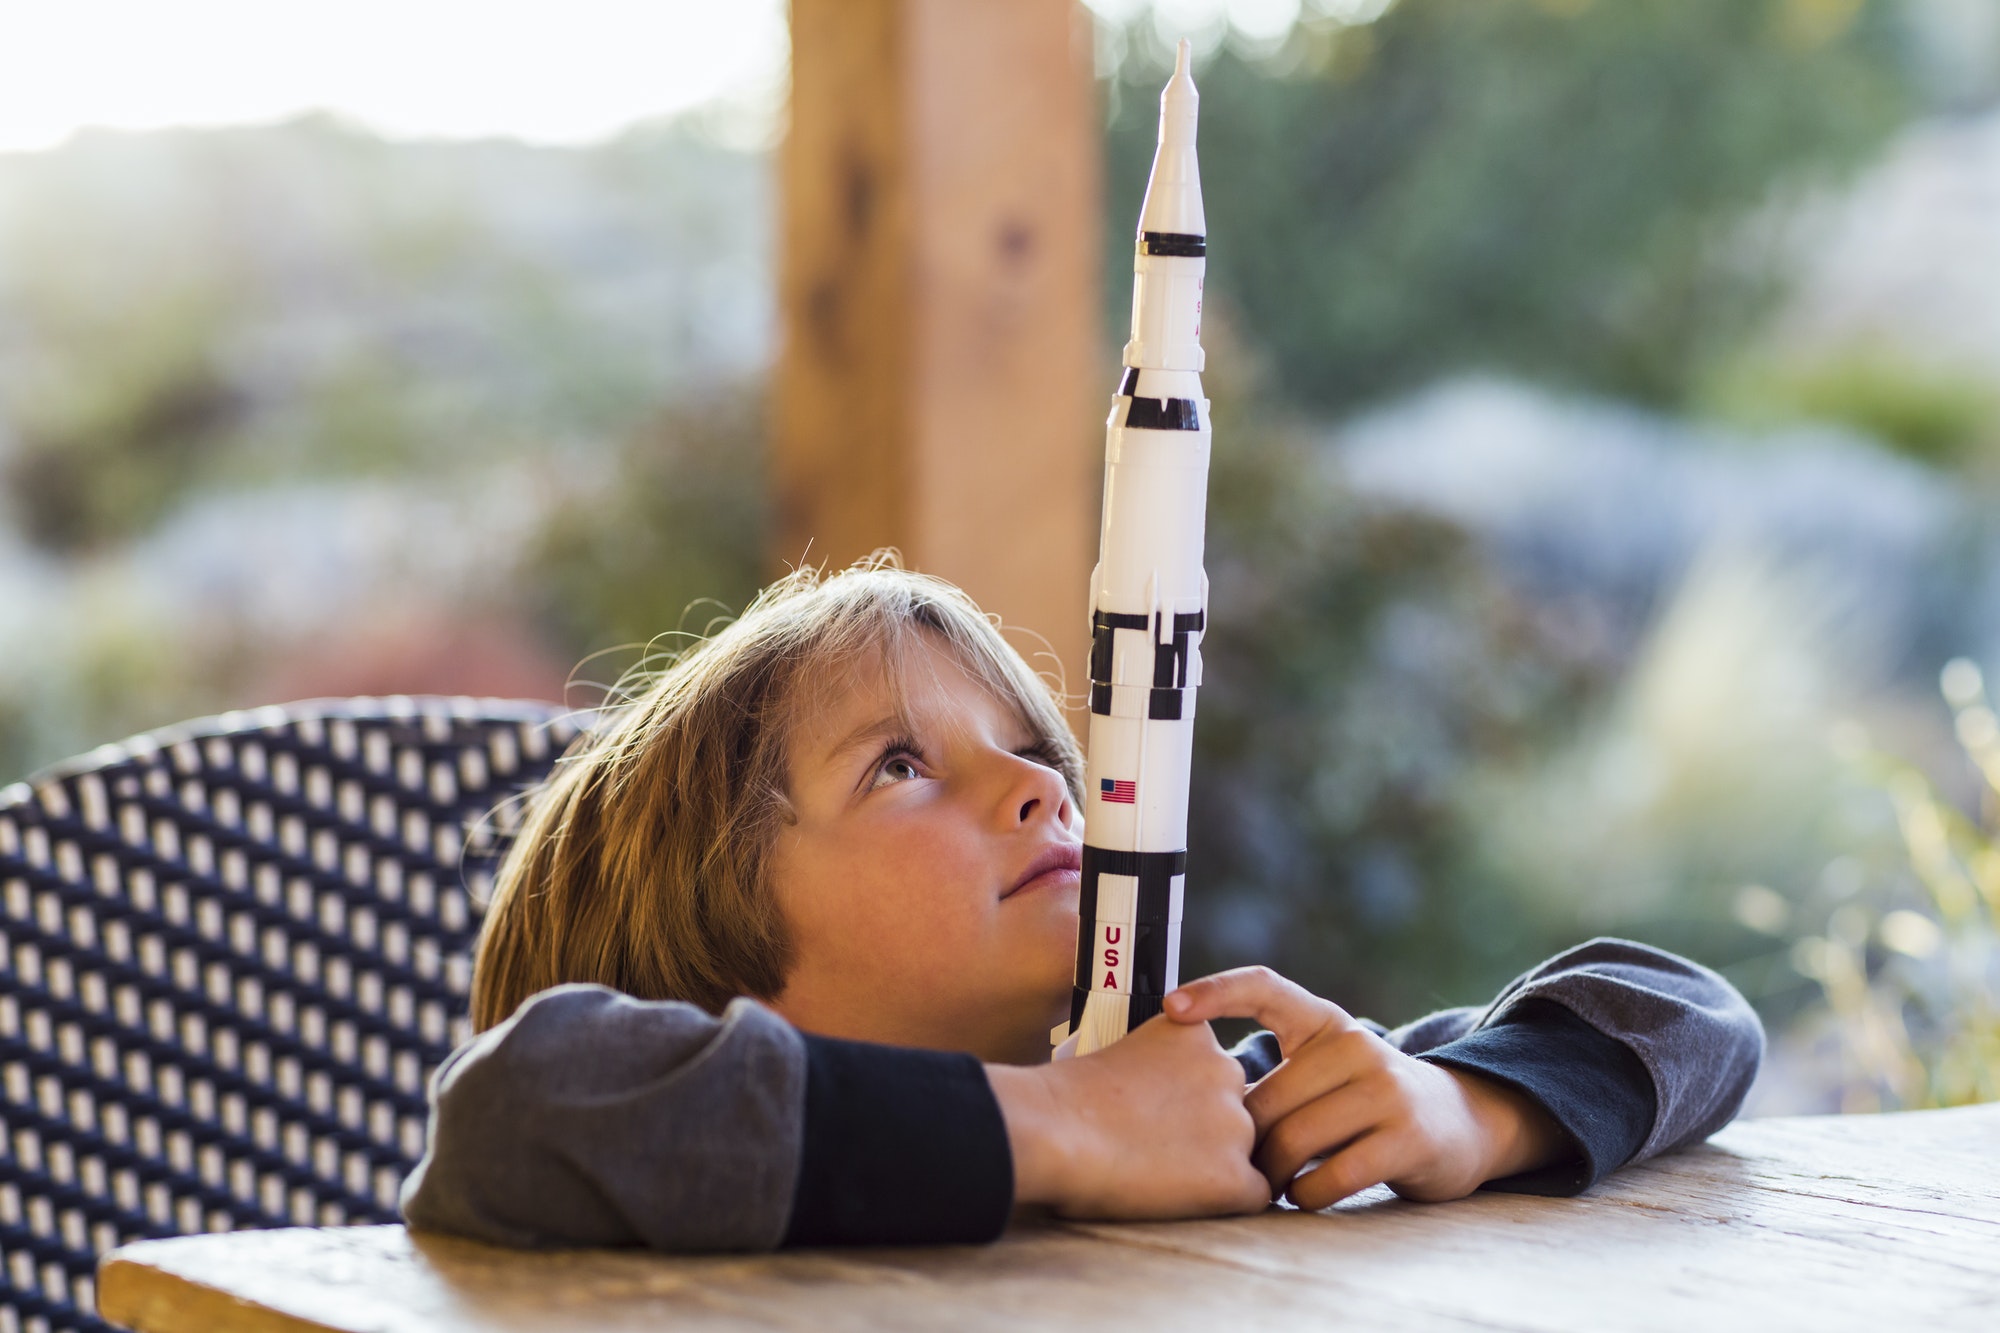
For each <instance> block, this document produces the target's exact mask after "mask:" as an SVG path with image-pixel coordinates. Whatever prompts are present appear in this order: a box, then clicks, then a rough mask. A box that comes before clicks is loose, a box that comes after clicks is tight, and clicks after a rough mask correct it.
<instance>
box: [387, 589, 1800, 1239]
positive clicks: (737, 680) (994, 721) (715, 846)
mask: <svg viewBox="0 0 2000 1333" xmlns="http://www.w3.org/2000/svg"><path fill="white" fill-rule="evenodd" d="M1080 782H1081V763H1080V756H1079V754H1078V752H1077V748H1076V744H1075V742H1074V741H1073V740H1072V739H1071V737H1070V734H1069V731H1068V729H1067V728H1066V727H1065V726H1064V723H1063V719H1062V716H1061V714H1060V712H1059V710H1058V708H1057V706H1056V702H1055V700H1054V698H1053V696H1052V695H1051V693H1050V691H1049V689H1048V687H1047V686H1046V685H1045V684H1044V683H1043V682H1042V681H1041V680H1040V679H1039V678H1037V677H1036V676H1035V675H1034V674H1033V673H1032V672H1031V671H1030V670H1029V669H1028V667H1027V665H1026V664H1025V663H1024V662H1022V660H1021V659H1020V657H1019V656H1018V655H1017V654H1016V653H1014V651H1013V650H1012V649H1011V648H1010V647H1009V646H1008V645H1007V644H1006V642H1005V641H1004V640H1003V639H1001V637H1000V636H999V634H998V633H997V631H996V630H995V629H994V628H993V626H992V625H991V624H990V623H989V622H988V621H987V620H986V618H985V617H984V616H982V615H981V614H980V613H979V611H978V609H977V608H976V607H974V606H973V605H972V603H971V602H970V600H969V599H967V598H966V597H965V595H964V594H963V593H961V592H959V591H958V590H957V589H955V588H953V587H951V586H950V585H949V584H945V583H943V582H941V581H938V580H935V579H929V578H925V577H923V576H921V575H916V574H911V573H906V572H904V571H902V570H900V569H896V568H894V567H893V566H887V565H884V564H882V563H880V562H871V563H868V564H865V565H863V566H858V567H856V568H855V569H854V570H850V571H848V572H846V573H843V574H840V575H836V576H834V577H832V578H828V579H825V580H824V581H821V580H819V579H817V578H816V577H815V576H814V575H812V574H811V573H810V572H801V573H799V574H795V575H793V576H792V577H790V578H788V579H785V580H783V581H782V582H781V583H779V584H777V585H775V586H774V587H773V588H772V589H770V590H768V591H767V592H766V593H765V595H764V596H763V597H761V598H759V600H758V601H757V603H756V604H755V605H753V606H752V607H751V609H750V610H749V611H748V612H746V613H745V615H744V616H743V618H742V619H740V620H739V621H737V622H735V623H734V624H732V625H731V626H730V627H729V628H727V629H725V630H724V631H722V632H721V633H720V634H718V635H716V636H714V637H713V638H711V639H709V640H707V641H705V642H704V643H702V644H701V645H699V646H698V647H696V648H695V649H693V650H692V651H691V652H690V653H688V654H687V655H686V656H685V657H684V658H683V659H682V660H681V661H680V662H678V663H677V664H675V665H674V666H673V667H671V668H669V669H668V670H667V671H666V672H665V673H664V674H662V675H661V676H660V677H659V678H658V679H657V680H656V681H655V682H653V683H652V684H651V686H650V688H648V689H647V690H645V692H644V693H643V694H641V695H640V696H639V697H638V698H636V699H635V700H634V701H633V702H632V703H630V704H628V705H627V706H625V707H624V708H623V709H622V710H621V711H619V712H618V713H617V714H616V716H615V717H613V718H612V719H610V720H609V721H608V722H607V724H606V725H605V726H603V727H602V728H600V729H599V730H598V731H597V732H595V733H593V734H592V736H591V737H589V738H588V739H587V740H586V741H584V742H582V743H581V747H580V748H579V749H578V750H577V751H575V752H573V753H572V754H571V755H570V756H568V757H566V758H565V759H564V760H563V762H562V764H561V766H560V768H559V771H558V772H557V773H556V775H555V776H554V777H553V778H551V780H550V781H549V783H548V784H547V785H546V787H545V788H544V790H543V791H542V792H541V793H540V794H539V796H538V797H537V799H536V801H535V803H534V805H533V807H532V810H531V812H530V815H529V818H528V820H527V822H526V823H525V825H524V826H523V829H522V832H521V834H520V836H519V838H518V840H517V842H516V845H515V847H514V849H513V850H512V852H511V853H510V855H509V858H508V860H507V862H506V864H505V865H504V866H503V868H502V873H501V876H500V882H499V885H498V887H497V889H496V891H495V896H494V901H493V904H492V906H491V908H490V909H489V913H488V918H487V925H486V930H485V934H484V936H483V937H482V940H481V945H480V952H479V957H478V960H477V966H476V969H475V976H474V983H473V1018H474V1023H475V1026H476V1027H478V1028H480V1029H482V1032H481V1035H480V1036H479V1037H477V1038H476V1039H475V1040H474V1041H472V1042H471V1043H469V1044H468V1045H466V1046H465V1047H463V1048H461V1049H460V1050H459V1051H457V1052H455V1053H454V1054H453V1056H452V1058H451V1059H450V1060H449V1061H448V1062H447V1063H446V1065H445V1066H444V1067H443V1068H442V1069H441V1070H439V1072H438V1076H437V1078H436V1080H435V1082H434V1085H433V1090H432V1097H433V1107H434V1109H433V1114H432V1122H431V1139H430V1147H429V1152H428V1153H427V1155H426V1156H425V1158H424V1160H423V1162H422V1163H421V1164H420V1165H419V1166H418V1168H417V1170H416V1172H415V1173H414V1174H413V1175H412V1176H411V1177H410V1180H409V1181H408V1183H407V1184H406V1186H405V1188H404V1194H403V1209H404V1213H405V1216H406V1217H407V1218H408V1219H409V1221H410V1223H411V1225H413V1226H417V1227H431V1228H438V1229H442V1230H448V1231H456V1232H460V1233H463V1234H466V1235H471V1236H476V1237H479V1238H482V1239H486V1240H490V1241H496V1242H499V1243H502V1244H513V1245H619V1244H634V1243H638V1244H646V1245H652V1246H656V1247H659V1248H663V1249H672V1250H715V1249H764V1248H769V1247H772V1246H777V1245H799V1244H831V1243H871V1242H879V1243H908V1242H938V1241H981V1240H989V1239H992V1238H993V1237H995V1236H997V1235H998V1234H999V1233H1000V1232H1001V1231H1002V1230H1003V1229H1004V1228H1005V1226H1006V1224H1007V1219H1008V1217H1009V1215H1010V1213H1011V1212H1012V1210H1013V1209H1014V1208H1015V1207H1016V1206H1017V1205H1023V1204H1041V1205H1047V1206H1049V1207H1052V1208H1054V1209H1056V1210H1057V1211H1059V1212H1062V1213H1064V1214H1067V1215H1072V1216H1091V1217H1123V1218H1140V1217H1149V1218H1159V1217H1182V1216H1195V1215H1201V1214H1212V1213H1230V1212H1251V1211H1256V1210H1258V1209H1261V1208H1264V1207H1266V1206H1267V1205H1268V1204H1269V1203H1270V1202H1271V1200H1272V1199H1273V1198H1274V1197H1280V1196H1282V1197H1289V1198H1290V1199H1291V1200H1292V1201H1293V1202H1295V1203H1297V1204H1298V1205H1300V1206H1301V1207H1307V1208H1321V1207H1325V1206H1327V1205H1329V1204H1331V1203H1333V1202H1335V1201H1337V1200H1339V1199H1341V1198H1344V1197H1346V1196H1347V1195H1349V1194H1352V1193H1354V1192H1355V1191H1357V1190H1360V1189H1364V1188H1367V1187H1368V1186H1370V1185H1374V1184H1377V1183H1381V1182H1387V1183H1388V1184H1389V1185H1390V1186H1392V1187H1393V1188H1394V1189H1395V1190H1396V1191H1397V1192H1398V1193H1400V1194H1403V1195H1405V1196H1406V1197H1410V1198H1415V1199H1425V1200H1441V1199H1451V1198H1457V1197H1460V1196H1462V1195H1465V1194H1467V1193H1470V1192H1471V1191H1472V1190H1474V1189H1477V1188H1479V1187H1480V1186H1481V1185H1483V1184H1492V1185H1495V1186H1496V1187H1498V1188H1506V1189H1517V1190H1524V1191H1532V1192H1541V1193H1574V1192H1577V1191H1580V1190H1582V1189H1585V1188H1587V1187H1589V1186H1590V1185H1591V1184H1592V1183H1594V1182H1595V1181H1596V1180H1598V1179H1599V1178H1601V1177H1602V1176H1603V1175H1604V1174H1605V1173H1606V1172H1608V1171H1611V1170H1614V1169H1616V1168H1617V1167H1618V1166H1620V1165H1623V1164H1624V1163H1626V1162H1628V1161H1633V1160H1637V1159H1639V1158H1643V1157H1648V1156H1651V1155H1653V1154H1655V1153H1659V1152H1663V1151H1666V1150H1667V1149H1670V1148H1673V1147H1676V1146H1679V1145H1681V1144H1685V1143H1689V1142H1694V1141H1697V1140H1699V1139H1701V1138H1704V1137H1706V1136H1707V1135H1709V1134H1711V1133H1713V1132H1714V1131H1715V1130H1717V1129H1718V1128H1720V1127H1721V1126H1722V1125H1724V1124H1726V1123H1728V1121H1729V1119H1730V1118H1731V1117H1732V1116H1733V1115H1734V1114H1735V1113H1736V1109H1737V1107H1738V1106H1739V1105H1740V1104H1741V1102H1742V1099H1743V1095H1744V1093H1745V1092H1746V1091H1747V1090H1748V1088H1749V1085H1750V1081H1751V1079H1752V1077H1753V1076H1754V1075H1755V1073H1756V1069H1757V1065H1758V1061H1759V1059H1760V1057H1761V1053H1762V1044H1763V1033H1762V1030H1761V1028H1760V1027H1759V1025H1758V1022H1757V1019H1756V1017H1755V1016H1754V1015H1753V1014H1752V1013H1751V1011H1750V1010H1749V1008H1748V1006H1746V1005H1745V1004H1744V1003H1743V1000H1742V998H1741V997H1740V996H1738V995H1737V994H1736V992H1735V991H1734V990H1733V989H1732V988H1731V987H1730V986H1729V985H1728V983H1726V982H1724V981H1723V980H1722V979H1721V978H1720V977H1717V976H1716V975H1715V974H1714V973H1712V972H1709V971H1707V970H1706V969H1704V968H1701V967H1699V966H1697V965H1695V964H1693V963H1690V962H1687V961H1685V960H1683V959H1679V958H1676V957H1673V956H1672V955H1669V954H1664V953H1661V952H1659V951H1657V950H1653V949H1649V948H1646V947H1644V946H1642V945H1637V944H1630V943H1625V942H1621V941H1612V940H1598V941H1593V942H1592V943H1589V944H1586V945H1583V946H1581V947H1580V948H1577V949H1574V950H1571V951H1570V952H1568V953H1566V954H1564V955H1562V956H1560V957H1558V958H1555V959H1551V960H1550V961H1548V962H1546V963H1544V964H1542V965H1541V966H1540V967H1537V968H1535V969H1534V970H1533V971H1531V972H1529V973H1527V974H1525V975H1524V976H1522V977H1521V978H1519V979H1518V980H1516V981H1515V982H1513V983H1512V984H1511V985H1509V986H1508V987H1507V988H1506V989H1505V990H1504V991H1503V992H1502V993H1501V994H1500V996H1499V997H1497V998H1496V999H1495V1000H1494V1001H1493V1002H1492V1003H1491V1004H1489V1005H1487V1006H1486V1007H1484V1008H1483V1009H1459V1010H1449V1011H1446V1012H1443V1013H1438V1014H1433V1015H1431V1016H1429V1017H1427V1018H1424V1019H1420V1020H1418V1021H1417V1022H1415V1023H1412V1024H1410V1025H1408V1026H1406V1027H1404V1028H1400V1029H1398V1030H1396V1031H1394V1032H1385V1031H1384V1030H1383V1029H1381V1028H1379V1027H1377V1026H1375V1025H1372V1024H1367V1023H1362V1022H1358V1021H1356V1020H1354V1019H1352V1018H1350V1017H1349V1016H1348V1015H1347V1014H1346V1013H1344V1012H1343V1011H1342V1010H1341V1009H1340V1008H1339V1007H1338V1006H1336V1005H1334V1004H1332V1003H1330V1002H1328V1001H1326V1000H1322V999H1319V998H1317V997H1315V996H1313V995H1310V994H1308V993H1307V992H1305V991H1304V990H1302V989H1300V988H1299V987H1297V986H1295V985H1293V984H1292V983H1290V982H1288V981H1286V980H1284V979H1283V978H1280V977H1278V976H1276V975H1274V974H1272V973H1270V972H1268V971H1266V970H1264V969H1261V968H1248V969H1239V970H1237V971H1234V972H1225V973H1222V974H1220V975H1218V976H1214V977H1209V978H1205V979H1203V980H1200V981H1196V982H1193V983H1191V984H1189V985H1187V986H1183V987H1182V988H1181V989H1180V990H1179V991H1177V992H1176V993H1175V994H1174V995H1173V996H1170V997H1169V998H1168V1000H1167V1006H1166V1007H1167V1013H1166V1014H1165V1015H1164V1016H1163V1017H1161V1018H1158V1019H1155V1020H1153V1021H1152V1022H1151V1023H1148V1024H1146V1025H1144V1026H1143V1027H1141V1028H1139V1029H1137V1030H1135V1031H1134V1032H1133V1033H1132V1034H1131V1035H1130V1036H1128V1037H1127V1038H1126V1039H1125V1040H1123V1041H1120V1042H1118V1043H1116V1044H1115V1045H1113V1046H1112V1047H1110V1048H1108V1049H1106V1050H1104V1051H1101V1052H1099V1053H1097V1054H1094V1055H1090V1056H1087V1057H1084V1058H1081V1059H1073V1060H1062V1061H1056V1062H1054V1063H1048V1062H1047V1033H1048V1031H1049V1029H1050V1027H1051V1026H1052V1025H1053V1024H1055V1023H1056V1022H1057V1021H1059V1020H1060V1019H1061V1018H1062V1017H1063V1016H1064V1014H1065V1013H1066V1012H1067V1009H1068V1004H1069V995H1070V985H1071V966H1072V963H1073V961H1074V958H1075V948H1076V931H1077V896H1078V865H1079V848H1080V844H1081V836H1082V825H1083V821H1082V816H1081V814H1080V812H1079V808H1078V799H1079V796H1078V788H1079V785H1080ZM576 983H594V984H576ZM1226 1016H1234V1017H1247V1018H1253V1019H1256V1020H1258V1021H1259V1022H1261V1023H1262V1024H1264V1026H1265V1028H1266V1029H1267V1030H1266V1031H1264V1032H1260V1033H1258V1034H1257V1035H1256V1036H1255V1037H1253V1038H1251V1039H1250V1040H1248V1041H1246V1042H1245V1043H1243V1045H1242V1046H1241V1047H1239V1048H1238V1049H1237V1050H1236V1051H1235V1052H1224V1051H1223V1050H1222V1049H1221V1048H1220V1047H1219V1046H1218V1045H1217V1043H1216V1041H1215V1039H1214V1037H1213V1035H1212V1034H1211V1033H1210V1030H1209V1028H1208V1025H1207V1021H1206V1020H1209V1019H1213V1018H1220V1017H1226ZM1246 1079H1247V1080H1248V1081H1249V1082H1250V1085H1251V1086H1250V1087H1249V1089H1248V1091H1247V1093H1246V1091H1245V1083H1246ZM1316 1159H1323V1160H1321V1161H1320V1164H1319V1165H1317V1166H1312V1167H1310V1169H1306V1168H1308V1166H1309V1164H1310V1163H1312V1162H1313V1161H1315V1160H1316Z"/></svg>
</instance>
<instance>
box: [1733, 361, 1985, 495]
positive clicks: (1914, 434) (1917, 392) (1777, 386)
mask: <svg viewBox="0 0 2000 1333" xmlns="http://www.w3.org/2000/svg"><path fill="white" fill-rule="evenodd" d="M1697 399H1698V401H1699V402H1700V404H1701V406H1702V407H1703V408H1704V409H1705V410H1707V411H1709V412H1711V413H1714V414H1716V415H1718V416H1721V417H1723V418H1725V419H1727V420H1731V421H1735V422H1740V423H1743V424H1745V425H1750V426H1773V425H1782V424H1786V423H1788V422H1794V421H1820V422H1834V423H1838V424H1841V425H1845V426H1850V427H1852V428H1854V429H1855V430H1857V431H1859V432H1861V433H1862V434H1863V435H1866V436H1869V437H1870V438H1872V439H1876V440H1880V441H1882V442H1883V443H1885V444H1890V445H1893V446H1894V447H1896V448H1897V449H1900V450H1901V451H1902V452H1904V453H1906V454H1908V455H1910V456H1911V457H1912V458H1917V459H1920V460H1922V461H1924V462H1926V463H1932V464H1937V465H1940V466H1945V467H1955V466H1958V465H1961V464H1964V463H1967V462H1970V461H1973V460H1974V459H1975V458H1976V457H1977V456H1978V455H1981V454H1986V453H1990V452H1991V450H1992V447H1993V446H1995V445H1996V444H2000V390H1996V389H1995V387H1994V386H1993V385H1992V384H1991V383H1990V382H1989V381H1988V380H1987V379H1986V378H1985V377H1983V376H1981V375H1978V374H1976V373H1974V372H1973V371H1971V370H1969V369H1959V368H1954V367H1951V366H1945V365H1934V364H1923V363H1919V362H1917V361H1914V360H1912V359H1911V358H1910V357H1909V356H1908V355H1907V354H1905V353H1901V352H1898V351H1897V350H1896V349H1895V348H1893V347H1886V346H1884V347H1849V348H1844V349H1842V350H1840V351H1837V352H1833V353H1829V354H1826V355H1823V356H1819V357H1815V358H1811V359H1805V358H1802V357H1799V356H1797V355H1793V356H1791V357H1787V358H1777V357H1772V356H1768V355H1767V356H1759V355H1755V354H1752V355H1748V356H1744V357H1740V358H1738V359H1736V360H1733V361H1730V362H1727V363H1724V364H1723V365H1722V366H1720V367H1718V368H1717V370H1716V373H1715V374H1714V376H1713V377H1712V378H1711V382H1710V383H1708V384H1707V385H1705V386H1703V388H1702V389H1701V390H1700V391H1699V392H1698V393H1697Z"/></svg>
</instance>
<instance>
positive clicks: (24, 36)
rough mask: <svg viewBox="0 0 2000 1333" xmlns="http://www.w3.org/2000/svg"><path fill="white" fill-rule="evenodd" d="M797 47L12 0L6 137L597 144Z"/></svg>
mask: <svg viewBox="0 0 2000 1333" xmlns="http://www.w3.org/2000/svg"><path fill="white" fill-rule="evenodd" d="M1307 2H1308V3H1310V4H1312V5H1313V6H1314V7H1315V8H1317V9H1319V10H1321V11H1324V12H1330V13H1336V14H1339V13H1342V12H1343V11H1366V10H1370V9H1372V10H1376V11H1379V10H1380V9H1381V8H1382V7H1383V4H1384V3H1385V2H1386V0H1307ZM1087 3H1089V4H1090V5H1091V7H1092V8H1094V9H1096V10H1097V11H1098V12H1100V13H1102V14H1104V15H1105V16H1107V17H1110V18H1114V19H1123V18H1126V17H1129V16H1132V15H1134V14H1137V13H1139V12H1142V11H1143V10H1145V9H1146V8H1148V7H1152V8H1154V9H1155V10H1156V11H1157V15H1156V19H1157V22H1159V24H1160V26H1161V27H1162V28H1163V29H1164V30H1167V31H1180V32H1187V33H1189V34H1190V35H1194V36H1196V37H1197V39H1198V40H1202V39H1204V38H1205V39H1206V40H1203V41H1202V44H1204V45H1206V44H1208V43H1209V42H1212V41H1213V40H1215V39H1217V38H1219V37H1220V36H1221V35H1222V33H1223V32H1224V31H1225V29H1226V27H1227V26H1229V25H1233V26H1234V27H1235V28H1236V29H1237V30H1238V31H1239V32H1240V33H1242V34H1243V35H1244V36H1246V37H1250V38H1253V39H1270V38H1273V37H1275V36H1278V35H1280V34H1282V33H1283V32H1284V31H1285V30H1286V29H1287V28H1289V27H1290V25H1291V23H1292V21H1293V20H1294V19H1295V18H1296V17H1297V16H1298V13H1299V8H1300V3H1301V0H1087ZM787 50H788V44H787V36H786V31H785V4H784V0H0V152H5V151H17V150H23V149H37V148H47V147H50V146H52V145H54V144H57V143H60V142H61V141H62V140H63V139H65V138H67V137H68V136H69V135H70V134H71V133H73V132H74V131H76V130H77V129H79V128H82V127H84V126H93V125H101V126H112V127H116V128H120V129H158V128H162V127H165V126H170V125H226V124H240V123H243V122H255V121H269V120H276V119H281V118H283V117H287V116H292V115H296V114H298V113H299V112H302V111H306V110H313V109H322V110H330V111H333V112H336V113H338V114H340V115H342V116H345V117H347V118H349V119H352V120H356V121H359V122H361V123H363V124H366V125H369V126H371V127H373V128H375V129H376V130H379V131H381V132H383V133H385V134H390V135H396V136H442V137H446V138H464V137H478V136H484V135H509V136H514V137H518V138H523V139H528V140H533V141H537V142H546V143H575V142H583V141H588V140H591V139H598V138H602V137H604V136H605V135H608V134H612V133H615V132H617V131H618V130H620V129H622V128H624V127H625V126H627V125H630V124H631V123H632V122H634V121H637V120H643V119H646V118H648V117H653V116H660V115H664V114H668V113H671V112H675V111H679V110H683V109H685V108H687V107H690V106H694V105H696V104H698V103H702V102H707V101H711V100H714V99H716V98H729V99H733V100H736V101H739V102H741V103H742V104H744V105H745V107H746V109H748V110H750V111H751V113H752V114H753V115H754V114H756V111H757V109H758V108H765V109H774V108H775V107H776V106H777V104H778V101H779V99H780V97H781V96H782V92H783V79H784V71H785V61H786V55H787Z"/></svg>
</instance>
